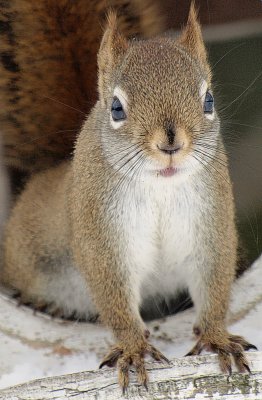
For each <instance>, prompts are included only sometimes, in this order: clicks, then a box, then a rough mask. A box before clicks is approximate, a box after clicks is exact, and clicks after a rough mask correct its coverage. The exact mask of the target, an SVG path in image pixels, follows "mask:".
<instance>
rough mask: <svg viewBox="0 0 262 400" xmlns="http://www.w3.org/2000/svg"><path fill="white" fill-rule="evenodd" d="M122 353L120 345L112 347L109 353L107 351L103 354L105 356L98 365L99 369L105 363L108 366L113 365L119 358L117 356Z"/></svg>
mask: <svg viewBox="0 0 262 400" xmlns="http://www.w3.org/2000/svg"><path fill="white" fill-rule="evenodd" d="M122 354H123V350H122V349H121V348H120V347H118V346H115V347H113V348H112V350H111V351H110V353H108V354H107V355H106V356H105V358H104V359H103V361H102V362H101V364H100V365H99V369H101V368H103V367H104V366H105V365H106V366H107V367H110V368H112V367H114V366H115V365H116V363H117V360H118V359H119V357H120V356H121V355H122Z"/></svg>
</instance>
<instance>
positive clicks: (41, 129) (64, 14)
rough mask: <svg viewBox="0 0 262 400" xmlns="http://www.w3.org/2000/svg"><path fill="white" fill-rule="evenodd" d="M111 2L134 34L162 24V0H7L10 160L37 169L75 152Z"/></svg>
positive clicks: (4, 68)
mask: <svg viewBox="0 0 262 400" xmlns="http://www.w3.org/2000/svg"><path fill="white" fill-rule="evenodd" d="M109 7H113V8H116V9H117V10H118V12H119V15H120V17H121V18H120V20H121V26H122V28H123V31H124V32H125V33H126V34H128V35H134V34H137V33H140V34H141V33H142V34H152V33H155V32H157V31H158V30H159V29H160V28H161V23H162V22H161V18H160V17H159V16H158V14H159V12H158V8H157V4H156V2H155V1H154V0H139V1H137V0H129V1H124V0H100V1H97V0H74V1H71V0H37V1H34V0H12V1H6V0H3V1H1V3H0V103H1V108H0V122H1V134H2V136H3V140H2V142H3V145H4V159H5V164H6V165H8V166H11V167H17V168H19V169H23V170H26V171H29V172H35V171H37V170H39V169H43V168H44V169H46V168H48V167H50V166H52V165H54V164H57V163H58V162H59V160H61V159H64V158H68V157H69V156H70V155H71V152H72V147H73V142H74V140H75V138H76V135H77V133H78V131H79V128H80V127H81V125H82V123H83V121H84V118H85V115H86V114H87V113H88V111H89V110H90V109H91V107H92V106H93V105H94V103H95V101H96V99H97V91H96V54H97V51H98V48H99V42H100V38H101V35H102V29H101V27H102V25H103V21H104V15H105V13H106V12H107V10H108V8H109ZM156 20H157V21H158V22H157V23H156V22H155V21H156Z"/></svg>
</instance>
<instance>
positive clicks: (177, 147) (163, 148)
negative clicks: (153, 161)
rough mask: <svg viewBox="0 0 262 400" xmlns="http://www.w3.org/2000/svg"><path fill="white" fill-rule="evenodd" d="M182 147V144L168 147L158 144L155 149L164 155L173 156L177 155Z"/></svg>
mask: <svg viewBox="0 0 262 400" xmlns="http://www.w3.org/2000/svg"><path fill="white" fill-rule="evenodd" d="M182 147H183V144H182V145H181V144H174V145H170V144H160V145H157V148H158V149H159V150H160V151H162V152H163V153H165V154H169V155H172V154H175V153H177V152H178V151H179V150H180V149H181V148H182Z"/></svg>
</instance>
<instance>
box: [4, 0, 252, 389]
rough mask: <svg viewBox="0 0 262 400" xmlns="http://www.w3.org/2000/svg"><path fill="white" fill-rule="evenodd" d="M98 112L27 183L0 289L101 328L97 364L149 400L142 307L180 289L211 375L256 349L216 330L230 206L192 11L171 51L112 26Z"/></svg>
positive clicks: (229, 270)
mask: <svg viewBox="0 0 262 400" xmlns="http://www.w3.org/2000/svg"><path fill="white" fill-rule="evenodd" d="M98 89H99V90H98V92H99V96H98V97H99V98H98V100H97V102H96V104H95V106H94V107H93V109H92V110H91V111H90V114H89V115H88V116H87V119H86V121H85V122H84V124H83V127H82V129H81V131H80V133H79V136H78V138H77V140H76V143H75V149H74V154H73V157H72V159H71V160H68V161H65V162H64V163H62V164H61V165H59V166H56V167H54V168H51V169H49V170H47V171H43V172H40V173H39V174H36V175H35V176H34V177H33V178H32V179H31V180H30V181H29V182H28V183H27V185H26V188H25V190H24V191H23V192H22V194H21V195H20V197H19V198H18V200H17V202H16V205H15V206H14V208H13V210H12V213H11V216H10V218H9V221H8V223H7V227H6V231H5V239H4V267H3V270H2V273H1V280H2V282H4V283H5V284H6V285H9V286H12V287H15V288H16V289H19V290H20V291H21V293H22V295H23V296H24V297H25V298H27V299H29V300H30V301H31V302H32V303H34V304H38V303H41V302H44V303H50V304H55V306H56V307H58V308H61V309H62V310H63V312H64V314H65V315H67V314H70V313H71V312H72V311H75V312H76V313H77V314H78V315H79V316H82V315H84V316H87V317H90V318H91V317H92V316H94V315H97V314H98V315H99V318H100V319H101V321H103V322H104V323H105V324H106V325H107V326H108V327H109V328H110V329H111V330H112V332H113V334H114V337H115V339H116V342H117V343H116V345H115V346H114V347H113V348H112V349H111V350H110V352H109V353H108V354H107V355H106V356H105V358H104V360H103V361H102V363H101V365H100V366H101V367H102V366H104V365H107V366H110V367H113V366H117V368H118V376H119V383H120V385H121V387H122V388H123V390H125V389H126V388H127V386H128V383H129V367H130V365H131V364H133V366H134V367H135V369H136V372H137V378H138V381H139V383H140V384H142V385H144V386H145V387H147V382H148V374H147V371H146V367H145V361H144V357H145V355H146V354H149V355H151V356H152V357H153V359H155V360H158V361H168V360H167V359H166V357H165V356H164V355H163V354H161V353H160V352H159V351H158V349H156V348H155V347H154V346H152V344H151V343H150V342H149V332H148V331H147V329H146V326H145V324H144V322H143V320H142V318H141V315H140V309H141V307H142V306H143V303H144V302H145V301H146V299H147V298H148V297H154V296H158V295H159V294H161V295H164V296H165V297H166V298H168V297H170V296H172V295H173V294H174V293H175V292H177V291H179V290H181V289H184V288H187V289H188V290H189V293H190V295H191V297H192V300H193V303H194V306H195V309H196V322H195V324H194V332H195V334H196V335H197V342H196V345H195V346H194V347H193V349H192V350H191V351H190V352H189V353H188V355H197V354H200V353H201V351H202V350H204V349H207V350H211V351H213V352H215V353H217V355H218V361H219V364H220V367H221V370H222V371H223V372H225V373H226V372H228V373H231V368H232V361H233V360H234V362H235V364H236V366H237V368H238V370H239V371H241V372H244V371H250V369H249V365H248V361H247V359H246V357H245V354H244V350H248V349H250V348H255V346H253V345H252V344H250V343H248V342H247V341H246V340H245V339H244V338H242V337H241V336H236V335H232V334H230V333H229V332H228V330H227V327H226V314H227V310H228V303H229V297H230V290H231V285H232V282H233V280H234V277H235V274H236V260H237V242H238V239H237V233H236V227H235V210H234V199H233V194H232V184H231V181H230V177H229V172H228V161H227V156H226V153H225V149H224V145H223V141H222V137H221V133H220V122H219V117H218V115H217V112H216V110H215V106H214V104H215V102H214V95H213V92H212V85H211V68H210V66H209V64H208V59H207V54H206V50H205V45H204V42H203V38H202V34H201V28H200V25H199V22H198V19H197V13H196V10H195V7H194V4H192V5H191V8H190V12H189V17H188V21H187V24H186V26H185V28H184V29H183V30H182V33H181V34H180V36H179V37H178V38H173V37H169V36H165V35H160V36H156V37H154V38H149V39H135V40H129V39H128V38H127V37H126V36H125V35H124V34H123V33H122V32H121V29H120V28H119V26H118V20H117V17H116V15H115V14H114V13H110V14H109V16H108V22H107V27H106V29H105V32H104V35H103V38H102V42H101V45H100V49H99V52H98Z"/></svg>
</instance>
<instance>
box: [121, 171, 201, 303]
mask: <svg viewBox="0 0 262 400" xmlns="http://www.w3.org/2000/svg"><path fill="white" fill-rule="evenodd" d="M174 178H175V177H174ZM191 179H194V178H188V179H187V180H186V181H185V182H183V183H180V184H176V181H175V179H173V178H171V179H170V178H164V179H161V181H160V182H159V181H156V182H155V183H153V182H152V181H151V182H149V183H147V184H144V183H142V182H141V183H140V185H139V188H138V187H136V189H135V190H134V192H131V191H132V186H131V185H130V193H129V194H126V197H125V202H124V203H125V204H123V207H122V211H121V222H120V223H121V225H122V232H123V236H124V237H125V239H126V240H125V257H126V259H125V265H126V266H127V267H128V268H129V270H130V274H131V276H132V281H133V282H134V281H135V282H136V287H137V294H138V296H139V297H140V300H143V299H144V298H146V297H148V296H150V295H155V294H159V293H161V295H164V296H165V295H166V296H168V295H172V294H174V293H175V292H176V291H177V289H182V288H185V287H187V286H188V283H189V280H190V279H194V277H193V275H192V272H193V271H194V251H196V248H195V247H196V246H195V244H196V241H195V235H196V229H195V228H196V226H197V225H198V224H199V218H200V216H199V211H198V210H199V203H200V196H199V195H198V192H197V190H196V188H195V185H193V183H192V181H191ZM156 180H157V178H156ZM118 222H119V221H118Z"/></svg>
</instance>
